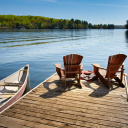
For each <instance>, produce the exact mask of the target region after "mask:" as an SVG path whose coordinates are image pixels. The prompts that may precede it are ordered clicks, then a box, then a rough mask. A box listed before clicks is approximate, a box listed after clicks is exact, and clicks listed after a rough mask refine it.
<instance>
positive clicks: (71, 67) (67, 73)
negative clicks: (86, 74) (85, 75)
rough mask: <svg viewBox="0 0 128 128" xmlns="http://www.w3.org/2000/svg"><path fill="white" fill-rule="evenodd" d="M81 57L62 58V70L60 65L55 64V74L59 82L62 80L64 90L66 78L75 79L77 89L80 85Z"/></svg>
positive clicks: (73, 55) (75, 55) (69, 56)
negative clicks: (77, 85)
mask: <svg viewBox="0 0 128 128" xmlns="http://www.w3.org/2000/svg"><path fill="white" fill-rule="evenodd" d="M82 59H83V56H81V55H78V54H70V55H67V56H64V57H63V62H64V69H62V68H61V64H55V66H56V72H57V74H58V75H59V77H60V79H61V80H64V83H65V88H66V79H67V78H77V81H78V84H79V87H80V88H82V87H81V84H80V74H81V70H82V68H83V66H82V65H81V61H82Z"/></svg>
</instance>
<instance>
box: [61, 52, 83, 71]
mask: <svg viewBox="0 0 128 128" xmlns="http://www.w3.org/2000/svg"><path fill="white" fill-rule="evenodd" d="M82 59H83V56H81V55H78V54H70V55H66V56H64V57H63V62H64V66H66V71H77V70H78V67H77V66H71V65H79V64H80V63H81V61H82Z"/></svg>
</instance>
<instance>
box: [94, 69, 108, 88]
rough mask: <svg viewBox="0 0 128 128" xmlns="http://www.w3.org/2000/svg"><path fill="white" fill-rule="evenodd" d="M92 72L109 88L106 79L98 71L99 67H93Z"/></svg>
mask: <svg viewBox="0 0 128 128" xmlns="http://www.w3.org/2000/svg"><path fill="white" fill-rule="evenodd" d="M94 73H95V75H96V77H97V78H99V79H100V80H101V82H102V83H103V84H104V85H105V86H106V87H107V88H108V89H110V86H109V84H108V82H107V81H106V79H105V78H104V77H103V76H102V75H101V74H100V73H99V68H97V67H94Z"/></svg>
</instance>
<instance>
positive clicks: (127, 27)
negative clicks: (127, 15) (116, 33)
mask: <svg viewBox="0 0 128 128" xmlns="http://www.w3.org/2000/svg"><path fill="white" fill-rule="evenodd" d="M125 27H126V29H128V20H127V24H126V25H125Z"/></svg>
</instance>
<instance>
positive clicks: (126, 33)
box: [125, 30, 128, 43]
mask: <svg viewBox="0 0 128 128" xmlns="http://www.w3.org/2000/svg"><path fill="white" fill-rule="evenodd" d="M125 36H126V43H128V30H127V31H126V32H125Z"/></svg>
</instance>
